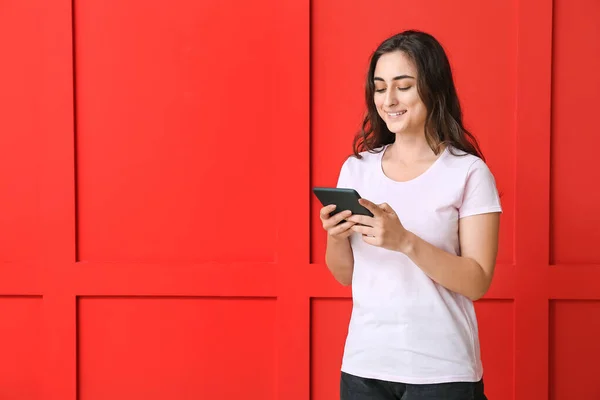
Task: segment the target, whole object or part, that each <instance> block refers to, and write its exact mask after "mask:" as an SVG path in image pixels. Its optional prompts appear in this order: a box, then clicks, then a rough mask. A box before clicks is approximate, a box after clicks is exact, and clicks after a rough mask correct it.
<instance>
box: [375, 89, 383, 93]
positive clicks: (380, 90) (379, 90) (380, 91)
mask: <svg viewBox="0 0 600 400" xmlns="http://www.w3.org/2000/svg"><path fill="white" fill-rule="evenodd" d="M375 92H377V93H383V92H385V89H375Z"/></svg>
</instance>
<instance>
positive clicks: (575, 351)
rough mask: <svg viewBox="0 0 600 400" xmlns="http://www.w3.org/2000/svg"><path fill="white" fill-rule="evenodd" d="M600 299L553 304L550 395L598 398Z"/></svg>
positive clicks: (567, 398)
mask: <svg viewBox="0 0 600 400" xmlns="http://www.w3.org/2000/svg"><path fill="white" fill-rule="evenodd" d="M599 320H600V301H553V302H552V303H551V306H550V399H551V400H571V399H599V398H600V381H599V380H598V359H600V341H598V338H599V337H600V324H598V321H599Z"/></svg>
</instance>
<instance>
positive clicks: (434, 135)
mask: <svg viewBox="0 0 600 400" xmlns="http://www.w3.org/2000/svg"><path fill="white" fill-rule="evenodd" d="M395 51H401V52H403V53H404V54H405V55H406V56H407V57H408V58H409V59H410V60H411V61H412V62H413V63H414V65H415V67H416V69H417V75H418V76H417V90H418V93H419V96H420V97H421V100H422V101H423V103H424V104H425V107H426V109H427V117H426V120H425V139H426V140H427V143H428V144H429V147H431V149H432V150H433V152H434V153H435V154H439V152H440V147H441V146H442V145H444V144H446V145H451V146H453V147H454V148H456V149H459V150H462V151H464V152H465V153H469V154H473V155H475V156H477V157H479V158H481V159H482V160H484V161H485V158H484V157H483V153H482V151H481V149H480V148H479V144H478V143H477V139H476V138H475V137H474V136H473V135H472V134H471V133H470V132H469V131H467V129H465V127H464V125H463V121H462V111H461V108H460V102H459V99H458V95H457V93H456V88H455V86H454V80H453V78H452V69H451V67H450V62H449V61H448V57H447V55H446V53H445V51H444V49H443V47H442V46H441V44H440V43H439V42H438V41H437V40H436V39H435V38H434V37H433V36H431V35H430V34H428V33H424V32H420V31H416V30H408V31H404V32H401V33H399V34H396V35H394V36H392V37H390V38H388V39H386V40H385V41H383V42H382V43H381V44H380V45H379V47H377V49H376V50H375V51H374V52H373V54H372V56H371V59H370V63H369V70H368V73H367V77H366V84H365V101H366V106H367V110H366V115H365V118H364V120H363V123H362V127H361V129H360V131H359V132H358V133H357V134H356V136H355V137H354V141H353V144H352V148H353V151H354V155H355V156H356V157H358V158H361V157H360V155H359V153H360V152H361V151H369V152H372V153H373V152H376V149H377V148H379V147H382V146H383V145H386V144H390V143H393V142H394V141H395V135H394V133H392V132H390V130H389V129H388V128H387V125H386V124H385V122H384V121H383V119H381V117H380V116H379V114H378V113H377V108H376V107H375V102H374V99H373V95H374V93H375V83H374V81H373V77H374V74H375V67H376V66H377V61H378V60H379V58H380V57H381V56H382V55H383V54H386V53H391V52H395Z"/></svg>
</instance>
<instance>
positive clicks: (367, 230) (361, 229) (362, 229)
mask: <svg viewBox="0 0 600 400" xmlns="http://www.w3.org/2000/svg"><path fill="white" fill-rule="evenodd" d="M352 230H353V231H354V232H358V233H360V234H362V235H367V236H373V235H374V234H375V228H371V227H370V226H362V225H354V226H353V227H352Z"/></svg>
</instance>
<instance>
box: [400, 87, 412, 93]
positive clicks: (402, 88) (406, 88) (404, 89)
mask: <svg viewBox="0 0 600 400" xmlns="http://www.w3.org/2000/svg"><path fill="white" fill-rule="evenodd" d="M411 87H412V86H407V87H399V88H398V90H401V91H403V92H404V91H406V90H408V89H410V88H411Z"/></svg>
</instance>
